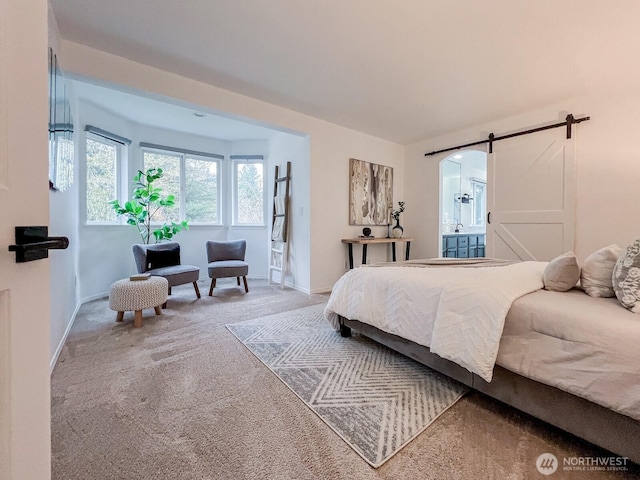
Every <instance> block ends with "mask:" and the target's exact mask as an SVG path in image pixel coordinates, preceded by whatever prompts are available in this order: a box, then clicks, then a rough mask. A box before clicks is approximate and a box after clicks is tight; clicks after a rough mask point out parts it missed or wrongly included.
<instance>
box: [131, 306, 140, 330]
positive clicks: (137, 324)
mask: <svg viewBox="0 0 640 480" xmlns="http://www.w3.org/2000/svg"><path fill="white" fill-rule="evenodd" d="M133 326H134V327H136V328H140V327H141V326H142V310H136V312H135V314H134V316H133Z"/></svg>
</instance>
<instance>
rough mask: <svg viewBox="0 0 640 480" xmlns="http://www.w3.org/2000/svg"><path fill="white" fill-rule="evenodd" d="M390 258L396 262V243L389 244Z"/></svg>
mask: <svg viewBox="0 0 640 480" xmlns="http://www.w3.org/2000/svg"><path fill="white" fill-rule="evenodd" d="M391 258H392V260H393V261H394V262H395V261H396V242H391Z"/></svg>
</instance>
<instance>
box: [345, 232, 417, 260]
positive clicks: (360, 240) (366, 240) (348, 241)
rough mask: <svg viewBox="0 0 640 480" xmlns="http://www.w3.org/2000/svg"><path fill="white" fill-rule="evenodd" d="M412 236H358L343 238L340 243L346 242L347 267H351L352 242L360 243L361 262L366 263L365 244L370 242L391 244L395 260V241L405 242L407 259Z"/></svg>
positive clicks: (406, 258) (407, 258)
mask: <svg viewBox="0 0 640 480" xmlns="http://www.w3.org/2000/svg"><path fill="white" fill-rule="evenodd" d="M412 241H413V238H408V237H400V238H395V237H393V238H386V237H384V238H367V237H358V238H343V239H342V243H346V244H347V246H348V247H349V268H353V244H354V243H356V244H359V245H362V264H363V265H364V264H366V263H367V246H368V245H369V244H371V243H378V244H380V243H382V244H387V243H390V244H391V254H392V258H393V261H394V262H395V261H396V243H398V242H405V243H406V244H407V247H406V250H405V256H404V259H405V260H409V249H410V248H411V242H412Z"/></svg>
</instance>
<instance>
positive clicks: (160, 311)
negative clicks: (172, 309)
mask: <svg viewBox="0 0 640 480" xmlns="http://www.w3.org/2000/svg"><path fill="white" fill-rule="evenodd" d="M153 308H154V310H155V311H156V315H162V308H161V306H160V305H158V306H157V307H153Z"/></svg>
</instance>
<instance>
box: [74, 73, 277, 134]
mask: <svg viewBox="0 0 640 480" xmlns="http://www.w3.org/2000/svg"><path fill="white" fill-rule="evenodd" d="M70 83H71V85H72V88H73V92H74V94H76V95H77V96H78V97H80V98H82V99H84V100H85V101H87V102H89V103H92V104H94V105H97V106H99V107H100V108H102V109H103V110H106V111H109V112H111V113H113V114H116V115H118V116H121V117H124V118H127V119H128V120H131V121H132V122H135V123H139V124H143V125H150V126H153V127H158V128H165V129H169V130H173V131H178V132H186V133H189V134H193V135H201V136H203V137H208V138H217V139H220V140H229V141H237V140H269V139H270V138H272V137H273V136H274V135H277V134H278V133H280V132H278V131H276V130H273V129H271V128H266V127H263V126H260V125H254V124H250V123H247V122H244V121H240V120H235V119H232V118H229V117H223V116H220V115H216V114H214V113H211V112H207V111H205V110H204V109H202V108H191V107H187V106H181V105H177V104H175V103H168V102H167V101H163V100H159V99H155V98H150V97H148V96H143V95H140V94H132V93H127V92H123V91H121V90H118V89H115V88H111V87H105V86H102V85H97V84H93V83H88V82H84V81H80V80H77V79H72V80H70ZM196 114H198V115H197V116H196ZM201 115H202V116H201Z"/></svg>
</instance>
